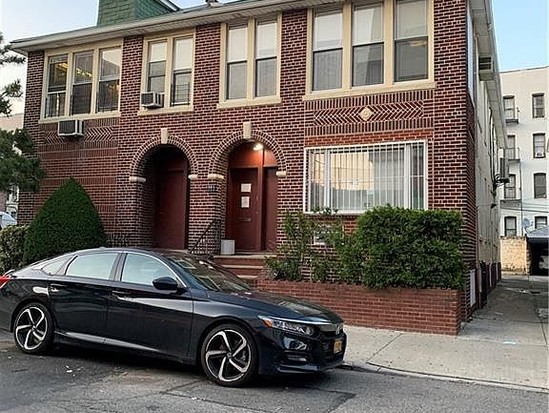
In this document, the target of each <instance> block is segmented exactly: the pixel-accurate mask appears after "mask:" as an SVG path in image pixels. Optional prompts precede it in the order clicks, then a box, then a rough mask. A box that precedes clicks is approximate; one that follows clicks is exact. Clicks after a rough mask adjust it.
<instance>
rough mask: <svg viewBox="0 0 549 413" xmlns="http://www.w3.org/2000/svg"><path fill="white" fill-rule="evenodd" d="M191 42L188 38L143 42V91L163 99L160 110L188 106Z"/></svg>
mask: <svg viewBox="0 0 549 413" xmlns="http://www.w3.org/2000/svg"><path fill="white" fill-rule="evenodd" d="M193 48H194V41H193V37H192V36H191V35H186V36H180V37H179V36H178V37H169V38H164V39H154V40H150V41H149V42H148V43H147V48H146V50H147V54H146V68H145V70H146V74H145V85H144V86H143V88H144V90H145V91H146V92H156V93H159V94H161V95H162V96H163V97H164V98H163V101H162V103H161V105H162V106H164V107H167V106H168V107H169V106H178V105H190V104H191V96H192V77H193V54H194V50H193Z"/></svg>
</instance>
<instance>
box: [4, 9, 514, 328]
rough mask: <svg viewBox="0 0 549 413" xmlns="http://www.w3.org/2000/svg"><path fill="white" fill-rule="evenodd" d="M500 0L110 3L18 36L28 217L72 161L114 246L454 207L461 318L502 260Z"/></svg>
mask: <svg viewBox="0 0 549 413" xmlns="http://www.w3.org/2000/svg"><path fill="white" fill-rule="evenodd" d="M143 4H148V5H149V6H150V7H149V9H150V10H153V11H154V14H155V15H156V14H158V13H163V14H161V15H159V16H153V17H146V12H147V10H149V9H147V10H145V9H143V8H142V6H143ZM490 5H491V3H490V1H484V0H482V1H480V0H471V1H465V0H462V1H453V2H448V1H446V0H380V1H377V2H363V1H359V2H356V3H353V2H342V1H338V0H333V1H331V0H276V1H275V0H262V1H250V0H243V1H235V2H231V3H227V4H219V3H216V2H214V1H209V2H207V4H205V5H204V6H199V7H194V8H191V9H186V10H175V8H174V7H173V5H172V4H171V3H169V2H167V1H160V0H158V1H156V0H149V1H148V2H145V1H137V0H134V1H119V2H115V1H112V0H110V1H108V0H100V2H99V9H100V10H99V22H98V26H97V27H92V28H85V29H81V30H76V31H70V32H66V33H58V34H52V35H46V36H41V37H36V38H32V39H23V40H17V41H14V42H13V46H14V48H15V49H16V50H18V51H21V52H24V53H25V54H27V56H28V78H27V92H26V97H27V100H26V111H25V127H26V128H27V129H28V130H29V131H30V133H31V134H32V136H33V138H34V140H35V142H36V144H37V146H38V152H39V154H40V156H41V158H42V162H43V166H44V168H45V169H46V171H47V177H46V179H44V181H43V184H42V189H41V192H40V193H38V194H37V195H33V194H28V193H24V194H22V195H21V204H20V205H21V207H20V220H21V221H23V222H27V221H29V220H30V219H31V218H32V216H33V215H34V214H35V213H36V211H37V210H38V208H39V207H40V206H41V205H42V204H43V202H44V201H45V199H46V198H47V197H48V196H49V195H50V194H51V193H52V191H53V190H54V189H56V188H57V187H58V186H59V185H60V184H61V183H62V182H63V181H64V180H65V179H67V178H68V177H69V176H72V177H74V178H76V179H78V180H79V181H80V182H81V183H82V184H83V185H84V187H85V188H86V189H87V191H88V192H89V194H90V195H91V197H92V199H93V201H94V203H95V205H96V206H97V207H98V210H99V213H100V215H101V217H102V220H103V223H104V225H105V228H106V231H107V232H108V234H109V236H110V237H111V239H113V240H114V241H115V242H118V243H129V244H132V245H144V246H151V245H152V246H159V247H165V248H176V249H184V248H190V249H192V248H194V247H195V246H196V245H197V243H201V242H203V243H204V244H206V245H210V246H212V248H213V249H212V251H218V250H219V245H220V241H221V240H220V236H219V234H220V233H221V237H223V238H226V239H231V240H234V241H235V245H236V251H237V252H255V253H258V252H265V251H274V250H275V249H276V246H277V245H278V244H280V242H281V240H282V238H283V228H282V219H281V218H282V217H283V213H284V212H285V211H292V210H293V211H295V210H304V211H305V212H312V211H313V210H315V209H316V208H319V207H330V208H332V209H337V210H338V211H339V212H338V213H340V214H342V215H343V216H344V217H345V220H346V223H347V225H348V226H350V227H351V226H353V225H354V222H355V219H356V217H357V215H358V214H360V213H362V212H363V211H364V210H366V209H368V208H371V207H374V206H378V205H386V204H392V205H396V206H401V207H408V208H419V209H428V208H439V209H448V210H458V211H460V212H461V213H462V214H463V217H464V222H465V223H464V228H463V229H464V231H463V233H464V236H465V240H464V244H463V250H464V254H465V260H466V264H467V266H468V269H469V271H470V274H471V278H470V282H468V284H467V289H466V295H464V297H463V301H464V304H465V306H464V314H463V319H465V317H466V315H467V313H469V312H471V311H472V309H474V308H475V307H476V306H478V305H479V299H480V296H481V293H482V294H485V293H486V291H487V289H488V288H489V284H490V283H493V282H494V280H495V279H496V278H497V276H498V265H499V247H498V231H497V222H498V220H499V217H498V209H497V208H492V207H491V206H492V205H494V204H495V203H496V202H497V198H496V196H495V195H496V194H495V190H494V188H495V186H496V184H497V182H496V179H497V176H496V175H497V174H498V171H497V167H498V164H499V163H498V157H497V155H498V145H499V147H503V145H504V143H505V135H506V133H505V123H504V120H503V106H502V96H501V93H500V86H499V74H498V68H497V58H496V47H495V42H494V34H493V32H492V31H491V28H492V24H491V21H492V16H491V14H492V12H491V9H490V7H491V6H490ZM128 7H129V9H130V13H129V14H128V13H126V12H127V11H128ZM486 7H488V9H486ZM143 13H145V14H143ZM148 15H149V16H152V15H151V14H148ZM479 63H480V65H479ZM482 271H483V272H482ZM481 290H482V291H481Z"/></svg>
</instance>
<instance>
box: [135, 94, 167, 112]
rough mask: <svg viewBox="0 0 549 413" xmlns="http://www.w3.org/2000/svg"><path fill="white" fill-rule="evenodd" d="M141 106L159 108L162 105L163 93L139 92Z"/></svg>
mask: <svg viewBox="0 0 549 413" xmlns="http://www.w3.org/2000/svg"><path fill="white" fill-rule="evenodd" d="M141 106H143V107H144V108H147V109H154V108H161V107H162V106H164V94H163V93H157V92H143V93H141Z"/></svg>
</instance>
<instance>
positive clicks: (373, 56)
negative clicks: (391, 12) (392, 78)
mask: <svg viewBox="0 0 549 413" xmlns="http://www.w3.org/2000/svg"><path fill="white" fill-rule="evenodd" d="M383 30H384V25H383V5H382V4H372V5H363V6H355V7H354V9H353V56H352V59H353V86H365V85H377V84H381V83H383Z"/></svg>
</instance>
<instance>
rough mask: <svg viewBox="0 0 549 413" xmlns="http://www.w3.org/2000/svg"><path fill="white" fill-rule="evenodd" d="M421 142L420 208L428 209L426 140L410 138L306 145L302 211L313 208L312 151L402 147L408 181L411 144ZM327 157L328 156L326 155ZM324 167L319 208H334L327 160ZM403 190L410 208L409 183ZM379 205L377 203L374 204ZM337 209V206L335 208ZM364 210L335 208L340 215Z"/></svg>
mask: <svg viewBox="0 0 549 413" xmlns="http://www.w3.org/2000/svg"><path fill="white" fill-rule="evenodd" d="M417 144H421V145H422V146H423V165H422V167H423V208H422V209H428V208H429V193H428V181H429V176H428V173H429V170H428V158H429V153H428V145H427V141H425V140H412V141H397V142H388V143H376V144H359V145H345V146H314V147H308V148H305V149H304V150H303V212H304V213H306V214H310V213H314V210H313V208H312V207H311V205H310V204H311V201H310V199H309V198H310V194H309V192H310V191H309V177H308V173H309V162H308V161H309V158H308V154H309V153H310V152H312V151H319V150H320V151H327V152H325V153H326V154H329V153H330V151H334V152H338V151H341V150H342V149H345V150H347V151H348V152H347V153H351V152H352V150H353V149H356V150H358V151H364V150H365V149H366V150H376V149H380V148H390V147H396V148H399V147H404V160H403V162H404V177H405V179H406V181H407V182H408V183H409V182H410V179H411V176H410V173H409V171H410V159H411V158H410V153H411V147H412V145H417ZM328 158H329V157H328ZM326 165H327V166H326V168H325V170H324V183H325V185H324V187H325V188H326V190H325V192H324V203H325V204H326V205H322V206H321V208H324V207H329V208H332V210H333V209H334V206H332V205H330V201H329V198H330V191H329V190H328V188H329V185H327V183H328V182H329V181H330V176H329V175H330V173H331V170H330V166H329V162H327V163H326ZM403 192H404V200H405V206H404V207H405V208H410V203H411V196H410V190H409V185H406V184H405V185H404V188H403ZM375 206H379V205H374V206H373V207H375ZM336 209H337V208H336ZM364 211H366V209H362V210H347V211H346V210H337V214H341V215H359V214H361V213H363V212H364Z"/></svg>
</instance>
